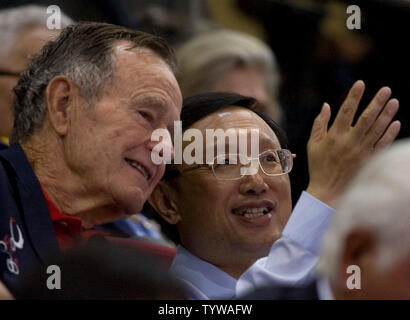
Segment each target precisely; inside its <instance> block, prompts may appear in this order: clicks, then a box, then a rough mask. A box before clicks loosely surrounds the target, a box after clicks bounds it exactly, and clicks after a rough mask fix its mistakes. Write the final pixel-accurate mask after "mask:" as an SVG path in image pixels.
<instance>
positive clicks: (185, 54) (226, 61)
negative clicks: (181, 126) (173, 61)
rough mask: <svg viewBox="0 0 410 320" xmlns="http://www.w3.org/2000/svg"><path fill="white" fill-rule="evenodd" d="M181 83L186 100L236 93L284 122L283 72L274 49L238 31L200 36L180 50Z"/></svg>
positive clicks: (212, 32) (221, 31)
mask: <svg viewBox="0 0 410 320" xmlns="http://www.w3.org/2000/svg"><path fill="white" fill-rule="evenodd" d="M177 58H178V63H179V65H178V66H179V72H178V75H177V79H178V82H179V84H180V86H181V91H182V94H183V96H184V97H189V96H191V95H194V94H198V93H204V92H222V91H224V92H234V93H239V94H241V95H244V96H248V97H253V98H255V99H257V100H258V109H259V110H260V111H262V112H263V113H265V114H267V115H269V116H270V117H271V118H272V119H273V120H274V121H276V122H277V123H281V120H282V118H281V115H282V110H281V107H280V104H279V101H278V86H279V82H280V72H279V69H278V65H277V63H276V59H275V56H274V53H273V52H272V50H271V49H270V48H269V47H268V46H267V45H266V44H265V43H263V42H262V41H261V40H259V39H257V38H255V37H253V36H251V35H248V34H245V33H240V32H236V31H231V30H215V31H210V32H207V33H204V34H199V35H198V36H196V37H194V38H193V39H192V40H189V41H187V42H186V43H184V44H183V45H181V46H180V47H179V48H178V50H177Z"/></svg>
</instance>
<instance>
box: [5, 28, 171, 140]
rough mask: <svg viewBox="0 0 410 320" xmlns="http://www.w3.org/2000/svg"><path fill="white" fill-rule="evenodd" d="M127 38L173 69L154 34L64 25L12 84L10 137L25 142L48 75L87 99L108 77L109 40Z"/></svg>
mask: <svg viewBox="0 0 410 320" xmlns="http://www.w3.org/2000/svg"><path fill="white" fill-rule="evenodd" d="M121 40H122V41H127V42H129V43H130V47H131V48H146V49H149V50H151V51H152V52H153V53H155V54H157V55H158V56H159V57H160V58H161V59H163V60H164V61H165V62H166V63H167V64H168V65H169V67H170V69H171V70H172V71H173V72H175V69H176V58H175V55H174V52H173V50H172V49H171V48H170V47H169V46H168V44H167V42H166V41H165V40H164V39H162V38H160V37H157V36H154V35H151V34H148V33H145V32H141V31H135V30H131V29H128V28H125V27H120V26H116V25H112V24H108V23H97V22H81V23H76V24H73V25H70V26H68V27H66V28H65V29H64V30H63V31H62V32H61V34H60V35H59V37H58V38H57V39H55V40H54V41H50V42H49V43H47V44H46V45H45V46H44V47H43V48H42V49H41V51H40V52H39V53H38V54H37V55H36V56H35V57H34V59H33V60H32V61H31V63H30V65H29V67H28V68H27V69H26V70H25V71H24V72H23V73H22V74H21V76H20V79H19V82H18V84H17V86H16V87H15V88H14V92H15V94H16V99H15V101H14V105H13V109H14V110H13V111H14V127H13V130H12V132H11V137H10V142H11V143H17V142H24V141H26V140H27V139H28V138H29V137H30V136H31V135H32V134H33V133H34V131H35V130H36V129H38V128H39V127H40V126H41V125H42V123H43V120H44V117H45V115H46V111H47V107H46V103H45V101H44V92H45V89H46V87H47V85H48V83H49V82H50V81H51V79H53V78H54V77H56V76H58V75H63V76H66V77H68V78H69V79H71V80H72V81H73V82H74V84H75V85H76V86H77V87H78V88H79V90H80V94H81V96H83V97H84V98H85V99H86V100H87V102H88V103H91V101H92V100H94V99H97V98H98V97H99V96H100V93H101V92H102V91H103V88H104V86H105V85H106V84H107V83H108V82H109V80H110V79H111V78H112V74H113V70H114V63H115V61H114V56H113V45H114V43H116V42H118V41H121Z"/></svg>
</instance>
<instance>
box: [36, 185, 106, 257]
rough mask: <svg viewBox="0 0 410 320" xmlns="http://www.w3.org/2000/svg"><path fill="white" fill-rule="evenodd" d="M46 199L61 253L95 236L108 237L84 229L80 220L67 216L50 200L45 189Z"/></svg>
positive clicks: (95, 231) (104, 234)
mask: <svg viewBox="0 0 410 320" xmlns="http://www.w3.org/2000/svg"><path fill="white" fill-rule="evenodd" d="M41 190H42V191H43V195H44V198H45V199H46V203H47V207H48V211H49V212H50V218H51V222H52V223H53V227H54V231H55V233H56V236H57V241H58V245H59V247H60V250H61V251H66V250H68V249H71V248H72V247H73V246H74V245H75V244H78V243H80V244H81V243H84V242H86V241H87V240H88V239H89V238H90V237H92V236H93V235H96V234H99V235H103V236H107V235H108V233H106V232H102V231H97V230H93V229H84V228H83V227H82V222H81V219H80V218H77V217H72V216H68V215H65V214H63V213H62V212H61V210H60V209H58V208H57V206H56V205H55V204H54V202H53V201H52V200H51V199H50V197H49V196H48V194H47V192H46V191H45V189H44V188H43V187H41Z"/></svg>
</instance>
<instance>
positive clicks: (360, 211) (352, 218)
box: [246, 140, 410, 300]
mask: <svg viewBox="0 0 410 320" xmlns="http://www.w3.org/2000/svg"><path fill="white" fill-rule="evenodd" d="M409 173H410V140H404V141H400V142H397V143H396V144H394V145H393V146H392V147H391V148H389V149H386V150H384V151H382V152H381V153H380V154H378V155H376V156H375V157H374V158H373V159H371V160H370V161H369V163H367V164H366V165H365V166H364V167H363V168H362V169H361V171H360V172H359V174H358V175H357V176H356V177H355V178H354V180H353V181H352V183H351V184H350V186H349V188H348V189H347V191H346V193H345V194H344V195H343V197H342V198H341V199H340V202H339V205H338V208H337V210H336V214H335V215H334V217H333V221H332V223H331V225H330V228H329V230H328V231H327V233H326V235H325V237H324V241H323V245H322V252H321V257H320V259H319V263H318V266H317V275H318V277H317V280H316V281H315V282H312V283H310V284H309V285H307V286H305V287H298V288H296V287H294V288H289V287H287V288H284V287H276V288H275V287H270V288H263V289H260V290H258V291H256V292H253V293H251V294H249V295H248V296H247V297H246V298H250V299H322V300H330V299H366V300H367V299H378V300H379V299H403V300H404V299H406V300H407V299H410V210H409V208H410V196H409V195H410V179H409Z"/></svg>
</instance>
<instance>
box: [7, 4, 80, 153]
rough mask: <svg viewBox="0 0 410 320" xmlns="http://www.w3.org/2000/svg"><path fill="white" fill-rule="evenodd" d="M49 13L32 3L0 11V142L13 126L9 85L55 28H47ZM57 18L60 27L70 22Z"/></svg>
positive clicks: (15, 80)
mask: <svg viewBox="0 0 410 320" xmlns="http://www.w3.org/2000/svg"><path fill="white" fill-rule="evenodd" d="M49 17H50V14H49V13H47V8H46V7H40V6H34V5H29V6H21V7H16V8H10V9H5V10H1V11H0V42H1V46H0V144H1V143H4V144H7V143H8V136H9V135H10V132H11V128H12V127H13V115H12V110H11V109H12V108H11V106H12V103H13V98H14V95H13V91H12V89H13V87H14V86H15V85H16V84H17V80H18V77H19V75H20V73H21V72H22V71H23V70H24V69H25V68H26V67H27V64H28V61H29V58H30V56H32V55H33V54H35V53H37V52H38V51H39V50H40V48H41V47H42V46H43V45H44V44H45V43H46V42H48V41H50V40H52V39H53V38H55V36H56V35H57V34H58V32H59V30H55V29H53V30H51V29H48V28H47V20H48V19H49ZM60 21H61V24H60V25H61V28H64V27H66V26H68V25H69V24H71V23H72V20H71V19H70V18H69V17H67V16H66V15H65V14H63V13H61V20H60ZM0 149H1V146H0Z"/></svg>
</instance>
